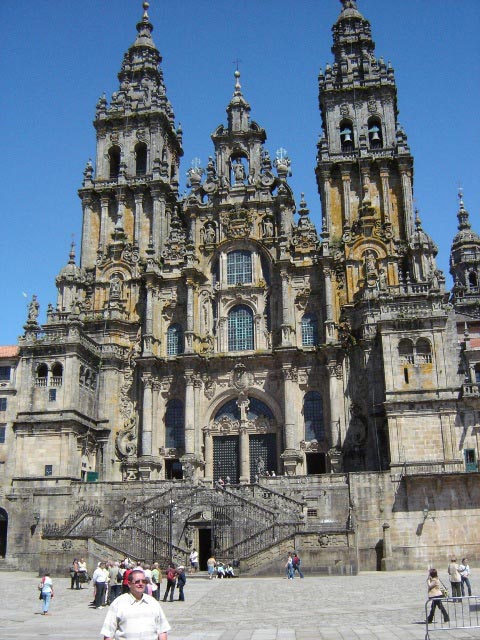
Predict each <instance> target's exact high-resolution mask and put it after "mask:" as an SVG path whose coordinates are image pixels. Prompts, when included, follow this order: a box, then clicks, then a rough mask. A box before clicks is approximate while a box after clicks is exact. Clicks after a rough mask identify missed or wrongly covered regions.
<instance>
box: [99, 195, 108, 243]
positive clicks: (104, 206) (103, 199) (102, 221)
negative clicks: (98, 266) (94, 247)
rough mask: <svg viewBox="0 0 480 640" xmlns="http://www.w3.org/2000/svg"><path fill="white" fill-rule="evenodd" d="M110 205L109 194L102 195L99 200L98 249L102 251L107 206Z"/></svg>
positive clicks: (104, 241)
mask: <svg viewBox="0 0 480 640" xmlns="http://www.w3.org/2000/svg"><path fill="white" fill-rule="evenodd" d="M109 204H110V194H105V193H104V194H102V196H101V198H100V206H101V217H100V247H101V248H102V249H103V250H104V249H105V246H106V244H107V225H108V206H109Z"/></svg>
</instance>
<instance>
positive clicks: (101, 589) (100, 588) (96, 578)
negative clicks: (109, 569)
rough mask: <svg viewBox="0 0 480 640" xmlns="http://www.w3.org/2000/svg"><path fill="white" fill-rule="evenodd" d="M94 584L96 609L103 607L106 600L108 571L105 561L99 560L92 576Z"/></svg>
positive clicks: (94, 604)
mask: <svg viewBox="0 0 480 640" xmlns="http://www.w3.org/2000/svg"><path fill="white" fill-rule="evenodd" d="M92 580H93V586H94V588H95V598H94V600H93V606H94V607H95V609H103V607H104V602H105V587H106V585H107V573H106V571H105V562H99V563H98V566H97V568H96V569H95V571H94V572H93V576H92Z"/></svg>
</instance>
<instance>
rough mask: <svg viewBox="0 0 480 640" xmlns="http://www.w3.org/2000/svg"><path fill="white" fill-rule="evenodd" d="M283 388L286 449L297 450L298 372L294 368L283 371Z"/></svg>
mask: <svg viewBox="0 0 480 640" xmlns="http://www.w3.org/2000/svg"><path fill="white" fill-rule="evenodd" d="M282 373H283V388H284V416H285V423H284V441H285V449H296V446H297V437H296V420H295V415H296V410H295V398H294V382H295V381H296V377H297V372H296V370H295V369H293V368H292V367H285V368H284V369H282Z"/></svg>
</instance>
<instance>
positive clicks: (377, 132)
mask: <svg viewBox="0 0 480 640" xmlns="http://www.w3.org/2000/svg"><path fill="white" fill-rule="evenodd" d="M368 144H369V147H370V149H381V148H382V147H383V137H382V124H381V122H380V120H379V119H378V118H370V120H369V121H368Z"/></svg>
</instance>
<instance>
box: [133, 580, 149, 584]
mask: <svg viewBox="0 0 480 640" xmlns="http://www.w3.org/2000/svg"><path fill="white" fill-rule="evenodd" d="M132 583H133V584H148V583H147V580H132Z"/></svg>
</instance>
